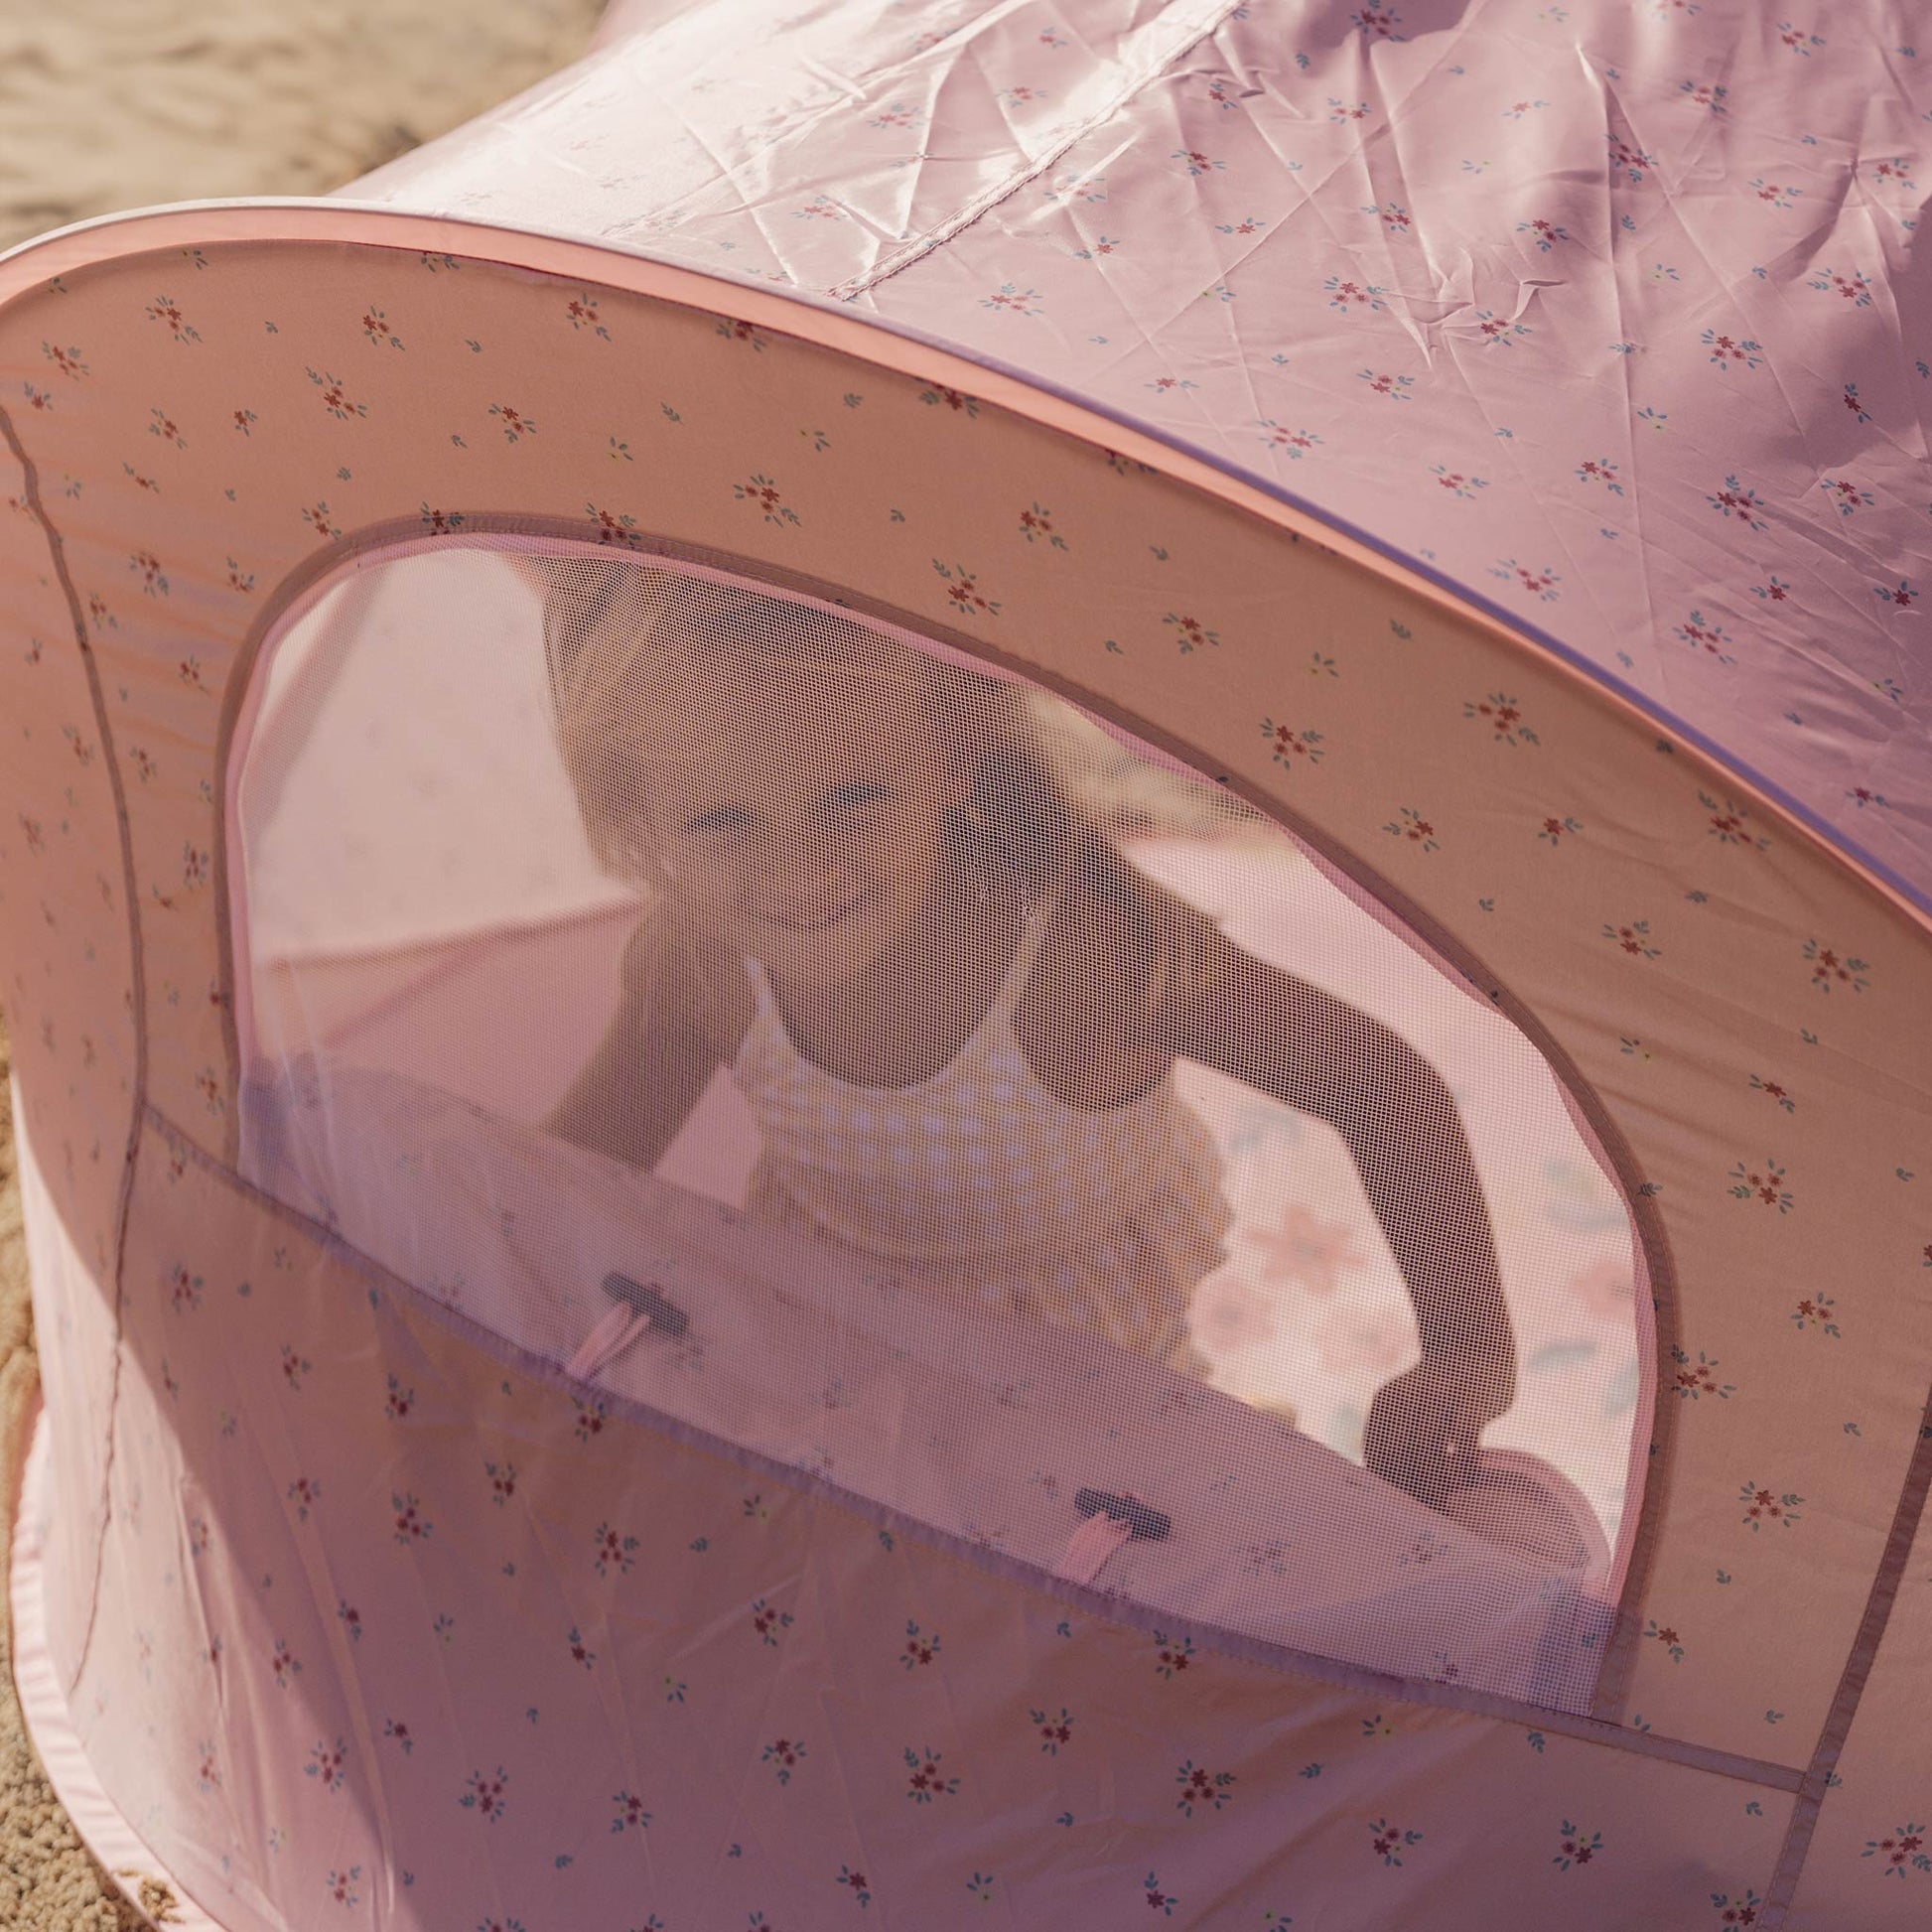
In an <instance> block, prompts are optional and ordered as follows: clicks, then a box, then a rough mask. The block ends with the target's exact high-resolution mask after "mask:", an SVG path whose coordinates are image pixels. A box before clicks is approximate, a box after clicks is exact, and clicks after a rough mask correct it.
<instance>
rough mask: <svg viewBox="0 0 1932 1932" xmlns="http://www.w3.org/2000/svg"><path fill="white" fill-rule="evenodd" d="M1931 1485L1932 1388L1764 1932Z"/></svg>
mask: <svg viewBox="0 0 1932 1932" xmlns="http://www.w3.org/2000/svg"><path fill="white" fill-rule="evenodd" d="M1928 1490H1932V1390H1928V1391H1927V1394H1926V1398H1925V1409H1924V1412H1923V1414H1922V1416H1921V1417H1920V1421H1919V1432H1918V1444H1917V1447H1916V1448H1915V1449H1914V1450H1913V1452H1912V1455H1911V1458H1910V1459H1909V1460H1908V1461H1907V1463H1906V1465H1905V1479H1904V1481H1903V1482H1902V1483H1901V1484H1900V1485H1899V1491H1898V1505H1897V1508H1896V1509H1895V1510H1894V1512H1893V1514H1892V1525H1891V1533H1890V1535H1889V1536H1887V1537H1886V1539H1885V1549H1884V1554H1883V1555H1882V1556H1881V1557H1880V1558H1879V1560H1878V1568H1877V1570H1876V1572H1875V1573H1874V1574H1873V1576H1872V1579H1871V1590H1870V1594H1869V1595H1868V1596H1867V1597H1866V1598H1865V1608H1864V1615H1863V1617H1862V1618H1861V1619H1860V1622H1859V1632H1858V1635H1857V1636H1856V1637H1855V1638H1854V1639H1853V1642H1852V1648H1851V1649H1850V1651H1848V1652H1847V1654H1846V1658H1845V1670H1844V1673H1843V1675H1842V1676H1841V1677H1840V1679H1839V1686H1838V1691H1837V1693H1836V1694H1835V1696H1834V1697H1833V1699H1832V1703H1831V1707H1830V1709H1829V1710H1828V1711H1827V1712H1826V1714H1825V1723H1824V1725H1823V1727H1822V1728H1821V1729H1820V1731H1819V1733H1818V1744H1817V1747H1816V1748H1815V1749H1814V1750H1813V1752H1812V1756H1811V1762H1810V1764H1809V1765H1808V1766H1807V1767H1806V1770H1805V1775H1804V1779H1803V1781H1802V1783H1801V1784H1800V1785H1799V1787H1798V1802H1797V1803H1796V1804H1795V1805H1794V1806H1793V1807H1792V1810H1791V1820H1790V1823H1789V1824H1788V1825H1787V1826H1786V1828H1785V1835H1784V1844H1783V1846H1782V1847H1781V1848H1780V1850H1779V1853H1778V1862H1777V1864H1776V1865H1775V1866H1774V1867H1773V1868H1772V1872H1771V1880H1770V1883H1769V1884H1768V1885H1767V1886H1766V1887H1765V1894H1764V1918H1763V1924H1764V1932H1779V1928H1781V1927H1782V1926H1783V1924H1784V1922H1785V1919H1786V1916H1787V1914H1788V1913H1789V1912H1790V1910H1791V1903H1792V1899H1793V1898H1794V1897H1795V1895H1796V1893H1797V1889H1798V1880H1799V1879H1800V1877H1802V1876H1803V1873H1804V1868H1805V1862H1806V1860H1807V1859H1808V1857H1809V1856H1810V1853H1811V1841H1812V1834H1813V1833H1814V1831H1815V1830H1816V1829H1817V1825H1818V1817H1819V1813H1820V1812H1821V1811H1823V1809H1824V1806H1825V1794H1826V1793H1827V1792H1828V1791H1829V1790H1830V1789H1831V1785H1832V1778H1833V1775H1834V1772H1835V1769H1836V1766H1837V1764H1838V1760H1839V1756H1840V1753H1841V1752H1842V1751H1843V1750H1844V1748H1845V1742H1846V1739H1847V1737H1848V1736H1849V1735H1850V1733H1851V1729H1852V1722H1853V1720H1854V1719H1855V1718H1856V1717H1857V1715H1858V1711H1859V1705H1860V1703H1861V1701H1862V1700H1863V1696H1864V1687H1865V1684H1866V1682H1867V1681H1868V1680H1869V1678H1870V1676H1871V1666H1872V1665H1873V1663H1875V1662H1876V1661H1877V1656H1878V1647H1879V1645H1880V1644H1881V1643H1882V1642H1883V1641H1884V1636H1885V1627H1886V1625H1887V1624H1888V1623H1889V1622H1890V1620H1891V1612H1892V1606H1893V1604H1894V1603H1896V1601H1897V1600H1898V1587H1899V1585H1900V1584H1901V1583H1902V1582H1903V1581H1904V1573H1905V1565H1906V1562H1907V1561H1908V1559H1909V1558H1910V1556H1911V1553H1912V1549H1913V1546H1914V1544H1915V1543H1916V1541H1917V1538H1918V1531H1919V1524H1920V1521H1921V1520H1922V1518H1923V1517H1924V1514H1925V1502H1926V1495H1927V1492H1928Z"/></svg>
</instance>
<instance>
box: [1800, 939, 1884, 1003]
mask: <svg viewBox="0 0 1932 1932" xmlns="http://www.w3.org/2000/svg"><path fill="white" fill-rule="evenodd" d="M1805 958H1806V959H1807V960H1809V961H1810V962H1811V983H1812V985H1814V986H1815V987H1817V989H1818V990H1819V992H1821V993H1829V992H1830V991H1831V990H1832V988H1833V987H1834V986H1841V987H1844V986H1849V987H1850V988H1851V989H1852V991H1853V992H1854V993H1863V991H1864V990H1865V988H1866V987H1867V986H1869V985H1870V984H1871V982H1870V981H1869V980H1868V979H1867V978H1866V977H1865V975H1866V974H1867V973H1868V972H1870V970H1871V969H1870V967H1869V966H1867V965H1866V964H1865V962H1864V961H1863V959H1852V958H1849V957H1848V956H1847V955H1845V954H1843V953H1841V952H1839V951H1837V950H1836V949H1835V948H1834V947H1831V946H1823V945H1820V944H1819V942H1818V941H1817V940H1816V939H1807V940H1806V941H1805Z"/></svg>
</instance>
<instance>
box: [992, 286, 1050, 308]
mask: <svg viewBox="0 0 1932 1932" xmlns="http://www.w3.org/2000/svg"><path fill="white" fill-rule="evenodd" d="M1044 300H1045V298H1044V297H1043V296H1042V295H1041V294H1040V292H1039V291H1038V290H1037V289H1023V288H1021V287H1020V286H1019V285H1018V284H1017V283H1015V282H1002V283H1001V284H1000V286H999V287H998V288H997V289H995V290H994V292H993V293H992V294H991V295H985V296H982V297H981V298H980V307H981V308H982V309H993V310H996V311H998V312H1000V313H1002V314H1004V315H1010V316H1042V315H1044V314H1045V313H1046V311H1045V310H1044V309H1043V308H1041V307H1040V304H1041V303H1042V302H1043V301H1044Z"/></svg>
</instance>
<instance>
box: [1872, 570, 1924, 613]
mask: <svg viewBox="0 0 1932 1932" xmlns="http://www.w3.org/2000/svg"><path fill="white" fill-rule="evenodd" d="M1871 591H1872V595H1873V596H1874V597H1876V598H1877V600H1878V601H1879V603H1881V604H1891V605H1895V606H1896V607H1897V608H1898V609H1899V610H1901V611H1909V610H1910V609H1911V608H1912V606H1913V605H1914V604H1915V603H1917V601H1918V599H1919V598H1920V596H1921V595H1922V593H1921V592H1919V591H1915V590H1914V589H1913V588H1912V586H1911V583H1910V581H1909V580H1908V579H1906V578H1903V577H1901V578H1900V579H1899V580H1898V584H1897V587H1896V588H1895V589H1894V588H1893V587H1892V586H1891V585H1890V584H1873V585H1872V587H1871Z"/></svg>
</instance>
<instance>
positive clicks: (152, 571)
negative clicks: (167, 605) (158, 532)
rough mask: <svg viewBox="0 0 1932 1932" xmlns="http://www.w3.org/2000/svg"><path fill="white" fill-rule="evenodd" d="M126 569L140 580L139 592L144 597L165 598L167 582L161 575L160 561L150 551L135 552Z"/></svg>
mask: <svg viewBox="0 0 1932 1932" xmlns="http://www.w3.org/2000/svg"><path fill="white" fill-rule="evenodd" d="M127 567H128V569H129V570H131V571H133V572H134V573H135V575H136V576H137V577H139V578H140V580H141V591H142V594H143V595H144V596H146V597H166V596H167V595H168V580H167V578H166V577H165V576H164V575H163V574H162V570H161V559H160V558H159V557H157V556H156V555H155V554H154V552H153V551H152V550H137V551H136V552H135V553H134V555H133V556H132V557H130V558H129V559H128V562H127Z"/></svg>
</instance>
